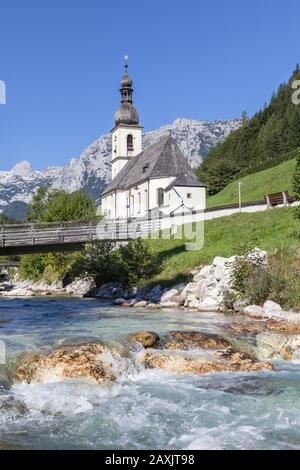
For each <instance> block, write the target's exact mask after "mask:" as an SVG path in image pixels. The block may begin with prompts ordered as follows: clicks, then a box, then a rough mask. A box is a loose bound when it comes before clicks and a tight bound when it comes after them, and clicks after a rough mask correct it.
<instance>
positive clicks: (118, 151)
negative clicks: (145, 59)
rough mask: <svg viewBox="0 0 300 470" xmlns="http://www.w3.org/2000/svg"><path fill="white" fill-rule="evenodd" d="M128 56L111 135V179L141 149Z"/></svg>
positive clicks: (140, 133) (139, 127) (140, 129)
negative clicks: (119, 101)
mask: <svg viewBox="0 0 300 470" xmlns="http://www.w3.org/2000/svg"><path fill="white" fill-rule="evenodd" d="M127 60H128V57H127V56H125V75H124V76H123V78H122V80H121V89H120V93H121V106H120V108H119V109H118V110H117V111H116V113H115V127H114V128H113V130H112V131H111V137H112V179H114V178H115V177H116V176H117V174H118V173H119V172H120V171H121V170H122V168H123V167H124V166H125V165H126V163H127V162H128V161H129V160H130V158H131V157H135V156H136V155H138V154H139V153H141V151H142V129H143V128H142V127H141V126H139V115H138V112H137V110H136V109H135V107H134V106H133V104H132V94H133V88H132V80H131V78H130V77H129V75H128V62H127Z"/></svg>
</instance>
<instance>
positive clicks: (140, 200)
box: [138, 193, 142, 213]
mask: <svg viewBox="0 0 300 470" xmlns="http://www.w3.org/2000/svg"><path fill="white" fill-rule="evenodd" d="M138 204H139V208H138V211H139V213H140V212H141V206H142V198H141V193H138Z"/></svg>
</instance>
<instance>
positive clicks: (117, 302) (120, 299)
mask: <svg viewBox="0 0 300 470" xmlns="http://www.w3.org/2000/svg"><path fill="white" fill-rule="evenodd" d="M125 303H126V300H125V299H123V298H122V297H120V298H118V299H115V300H114V305H123V304H125Z"/></svg>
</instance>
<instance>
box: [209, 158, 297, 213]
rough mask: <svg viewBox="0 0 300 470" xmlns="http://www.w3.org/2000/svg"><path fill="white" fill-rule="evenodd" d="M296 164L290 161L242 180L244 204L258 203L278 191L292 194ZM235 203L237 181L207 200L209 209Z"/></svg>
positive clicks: (236, 200)
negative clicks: (266, 195)
mask: <svg viewBox="0 0 300 470" xmlns="http://www.w3.org/2000/svg"><path fill="white" fill-rule="evenodd" d="M295 163H296V160H295V159H292V160H288V161H286V162H284V163H281V164H280V165H277V166H275V167H272V168H269V169H267V170H263V171H259V172H258V173H254V174H253V175H248V176H245V177H244V178H241V181H243V188H242V200H243V202H249V201H258V200H260V199H263V198H264V195H265V194H271V193H275V192H278V191H289V193H290V194H292V175H293V172H294V168H295ZM235 203H238V184H237V181H234V182H232V183H230V184H229V185H228V186H226V188H224V189H223V190H222V191H220V192H219V193H218V194H215V195H214V196H211V197H209V198H208V199H207V207H215V206H221V205H224V204H235Z"/></svg>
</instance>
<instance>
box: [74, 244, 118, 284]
mask: <svg viewBox="0 0 300 470" xmlns="http://www.w3.org/2000/svg"><path fill="white" fill-rule="evenodd" d="M119 267H120V262H119V257H118V254H117V251H116V243H115V242H111V241H108V240H94V241H93V242H91V243H89V244H87V245H86V247H85V251H84V253H83V254H82V255H81V257H80V258H79V259H78V260H77V262H76V263H75V265H74V266H73V273H74V274H77V275H79V276H89V277H92V278H93V279H94V281H95V283H96V285H97V286H100V285H102V284H105V283H106V282H110V281H116V280H119V278H120V272H119Z"/></svg>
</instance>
